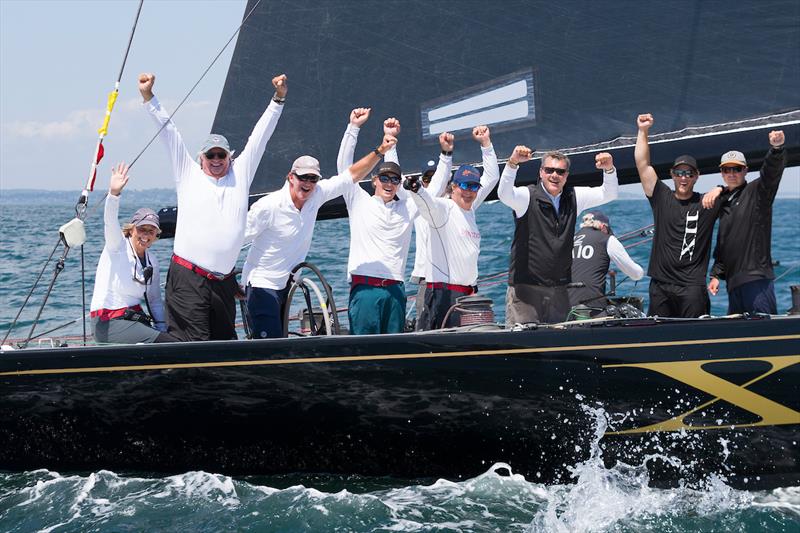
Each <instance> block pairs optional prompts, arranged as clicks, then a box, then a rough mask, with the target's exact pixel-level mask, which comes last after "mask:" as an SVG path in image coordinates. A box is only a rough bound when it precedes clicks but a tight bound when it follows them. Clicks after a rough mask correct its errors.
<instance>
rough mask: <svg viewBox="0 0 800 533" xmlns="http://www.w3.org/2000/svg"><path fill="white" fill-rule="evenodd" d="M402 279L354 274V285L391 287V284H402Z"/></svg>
mask: <svg viewBox="0 0 800 533" xmlns="http://www.w3.org/2000/svg"><path fill="white" fill-rule="evenodd" d="M401 283H403V282H402V281H397V280H396V279H384V278H373V277H372V276H359V275H357V274H353V275H352V284H353V285H370V286H372V287H389V286H390V285H400V284H401Z"/></svg>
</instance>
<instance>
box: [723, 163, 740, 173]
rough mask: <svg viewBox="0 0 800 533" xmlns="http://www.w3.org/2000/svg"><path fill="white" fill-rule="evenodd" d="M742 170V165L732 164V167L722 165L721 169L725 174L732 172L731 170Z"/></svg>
mask: <svg viewBox="0 0 800 533" xmlns="http://www.w3.org/2000/svg"><path fill="white" fill-rule="evenodd" d="M742 170H744V167H743V166H741V165H735V166H730V167H722V168H721V169H720V171H721V172H722V173H723V174H730V173H731V172H741V171H742Z"/></svg>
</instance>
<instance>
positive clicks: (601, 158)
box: [594, 152, 614, 171]
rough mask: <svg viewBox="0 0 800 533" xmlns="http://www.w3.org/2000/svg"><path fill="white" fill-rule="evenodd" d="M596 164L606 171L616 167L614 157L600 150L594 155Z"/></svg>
mask: <svg viewBox="0 0 800 533" xmlns="http://www.w3.org/2000/svg"><path fill="white" fill-rule="evenodd" d="M594 166H595V167H597V168H598V169H602V170H604V171H609V170H611V169H613V168H614V158H613V157H612V155H611V154H609V153H608V152H600V153H599V154H597V155H596V156H594Z"/></svg>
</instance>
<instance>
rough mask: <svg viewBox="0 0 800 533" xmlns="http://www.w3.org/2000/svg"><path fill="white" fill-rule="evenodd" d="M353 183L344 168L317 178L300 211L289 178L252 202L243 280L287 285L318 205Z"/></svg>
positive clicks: (305, 245)
mask: <svg viewBox="0 0 800 533" xmlns="http://www.w3.org/2000/svg"><path fill="white" fill-rule="evenodd" d="M352 183H353V177H352V176H351V175H350V172H348V171H347V170H345V171H344V172H343V173H342V174H339V175H338V176H334V177H332V178H330V179H325V180H320V181H319V182H317V186H316V187H315V189H314V192H312V193H311V196H310V197H309V198H308V200H306V202H305V204H303V208H302V209H299V210H298V209H297V207H295V205H294V202H292V197H291V195H290V192H289V188H290V186H291V185H290V184H289V182H288V181H287V182H286V183H285V184H284V186H283V187H282V188H281V190H279V191H277V192H274V193H272V194H270V195H268V196H265V197H264V198H261V199H260V200H259V201H257V202H256V203H254V204H253V206H252V207H251V208H250V212H249V213H248V214H247V227H246V229H245V235H244V240H245V242H250V241H253V246H252V247H251V248H250V251H249V252H248V254H247V259H246V260H245V263H244V267H243V269H242V283H243V284H244V285H247V284H248V283H249V284H250V285H252V286H253V287H261V288H266V289H275V290H280V289H283V288H284V287H286V283H287V282H288V280H289V274H290V273H291V271H292V268H294V267H295V265H297V264H298V263H301V262H303V261H305V260H306V255H308V250H309V248H310V247H311V239H312V237H313V236H314V223H315V222H316V220H317V212H318V211H319V209H320V207H322V204H324V203H325V202H327V201H328V200H331V199H332V198H336V197H337V196H341V195H342V193H343V192H344V191H345V190H346V189H347V188H348V187H349V186H351V185H352Z"/></svg>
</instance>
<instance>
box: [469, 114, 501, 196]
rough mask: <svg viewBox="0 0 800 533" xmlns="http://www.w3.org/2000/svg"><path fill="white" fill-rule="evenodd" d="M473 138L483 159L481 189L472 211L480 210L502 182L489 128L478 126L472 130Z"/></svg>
mask: <svg viewBox="0 0 800 533" xmlns="http://www.w3.org/2000/svg"><path fill="white" fill-rule="evenodd" d="M472 138H473V139H475V140H476V141H477V142H478V144H480V145H481V154H482V157H483V175H482V176H481V188H480V189H479V190H478V194H477V195H476V196H475V201H474V202H473V203H472V209H478V207H480V205H481V204H482V203H483V201H484V200H485V199H486V197H487V196H489V193H490V192H492V189H494V186H495V185H497V182H498V181H499V180H500V167H499V166H498V164H497V154H495V152H494V146H492V138H491V134H490V132H489V128H488V127H487V126H476V127H475V128H473V129H472Z"/></svg>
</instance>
